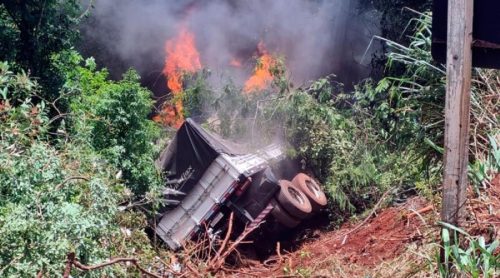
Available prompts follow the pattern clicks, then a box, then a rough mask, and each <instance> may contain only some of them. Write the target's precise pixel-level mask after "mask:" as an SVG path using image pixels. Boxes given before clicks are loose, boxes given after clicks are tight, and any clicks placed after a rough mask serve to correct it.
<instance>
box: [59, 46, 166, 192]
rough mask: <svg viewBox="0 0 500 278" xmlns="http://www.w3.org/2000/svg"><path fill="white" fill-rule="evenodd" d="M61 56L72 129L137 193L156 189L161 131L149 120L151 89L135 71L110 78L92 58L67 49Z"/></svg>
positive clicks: (158, 180)
mask: <svg viewBox="0 0 500 278" xmlns="http://www.w3.org/2000/svg"><path fill="white" fill-rule="evenodd" d="M68 57H69V58H68ZM61 59H64V60H65V61H71V62H70V63H66V64H64V63H60V64H59V67H60V68H64V69H65V70H64V72H66V73H67V76H66V78H67V79H66V80H67V81H66V84H65V86H64V89H65V94H66V95H71V100H70V103H71V110H72V117H71V118H70V121H71V124H70V125H71V127H72V128H71V133H73V134H74V136H77V137H79V138H80V139H81V140H85V141H87V142H88V143H89V144H90V145H91V146H92V147H93V148H94V149H95V150H96V151H97V152H99V153H100V154H101V155H102V156H103V157H105V158H106V159H107V160H108V161H109V162H110V163H111V164H112V165H114V166H115V167H116V168H117V169H119V171H121V173H122V174H123V180H124V182H125V184H126V185H127V187H128V188H130V189H131V190H132V191H133V192H134V193H135V194H139V195H143V194H145V193H146V192H147V191H148V190H149V189H154V188H157V186H159V185H160V177H159V174H158V172H157V171H156V169H155V166H154V158H155V156H156V154H157V152H158V150H157V148H156V147H155V145H154V141H155V140H156V139H157V138H158V137H159V135H160V130H159V127H158V126H157V125H156V124H155V123H154V122H153V121H151V120H149V119H148V115H149V113H150V112H151V109H152V106H153V101H152V99H151V92H150V91H149V90H147V89H145V88H143V87H141V86H140V84H139V76H138V75H137V73H136V72H135V71H133V70H129V71H127V72H126V73H125V74H124V75H123V79H122V80H120V81H112V80H109V79H108V72H107V71H106V70H105V69H103V70H96V64H95V62H94V60H93V59H87V60H86V61H85V62H83V61H82V58H81V57H80V56H79V55H78V54H76V53H65V54H63V55H62V56H61V57H59V59H58V60H59V61H61Z"/></svg>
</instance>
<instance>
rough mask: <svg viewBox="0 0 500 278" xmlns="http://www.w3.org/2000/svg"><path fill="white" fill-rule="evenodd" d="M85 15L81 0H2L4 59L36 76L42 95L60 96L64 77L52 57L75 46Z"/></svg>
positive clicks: (0, 19)
mask: <svg viewBox="0 0 500 278" xmlns="http://www.w3.org/2000/svg"><path fill="white" fill-rule="evenodd" d="M81 17H82V16H81V9H80V4H79V1H77V0H67V1H58V0H45V1H39V0H25V1H13V0H0V41H1V43H0V60H4V61H9V62H10V63H11V64H14V65H15V68H16V69H17V70H19V69H26V70H28V71H29V72H30V75H31V76H33V77H36V78H37V79H38V82H39V83H40V85H41V86H42V89H43V90H41V92H42V94H43V95H41V97H43V98H46V99H48V100H53V99H55V98H57V96H58V94H59V88H60V87H61V85H62V84H63V82H64V80H63V78H62V75H61V73H60V72H58V71H57V69H56V68H55V67H54V66H53V65H52V63H51V57H52V55H53V54H55V53H58V52H60V51H62V50H65V49H69V48H71V47H72V45H73V42H74V41H75V40H76V39H77V38H78V29H77V27H78V26H77V24H78V22H79V21H80V18H81Z"/></svg>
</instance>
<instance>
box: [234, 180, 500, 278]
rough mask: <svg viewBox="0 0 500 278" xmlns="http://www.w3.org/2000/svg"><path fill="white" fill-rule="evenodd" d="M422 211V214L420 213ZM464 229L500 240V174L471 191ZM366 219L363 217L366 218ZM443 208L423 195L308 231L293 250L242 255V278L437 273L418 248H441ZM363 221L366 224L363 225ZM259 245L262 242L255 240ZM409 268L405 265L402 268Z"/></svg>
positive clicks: (429, 250)
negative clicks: (261, 256) (259, 257)
mask: <svg viewBox="0 0 500 278" xmlns="http://www.w3.org/2000/svg"><path fill="white" fill-rule="evenodd" d="M415 212H418V213H415ZM467 212H468V217H467V221H466V223H464V226H465V229H466V230H467V231H469V232H470V233H471V234H472V235H483V236H485V237H486V238H487V241H491V240H493V239H495V238H496V239H500V233H499V231H500V175H497V176H496V177H495V178H494V179H493V181H492V182H491V184H490V185H488V186H487V188H486V189H485V190H484V191H483V192H482V194H481V197H474V194H473V192H472V190H471V192H470V194H469V199H468V206H467ZM363 219H364V218H363ZM437 220H439V208H437V209H436V208H434V207H433V206H432V205H430V203H428V202H427V201H426V200H425V199H423V198H422V197H414V198H411V199H409V200H408V201H407V202H406V203H404V204H403V205H400V206H395V207H389V208H385V209H381V210H380V211H379V212H378V213H376V214H375V215H374V216H372V217H371V219H369V220H367V221H363V220H358V221H355V220H353V221H351V222H349V223H346V224H344V225H343V226H342V227H340V228H339V229H336V230H333V231H326V232H323V231H320V230H319V229H318V230H316V231H310V232H308V235H309V236H310V238H305V239H304V240H302V241H300V242H301V243H298V244H297V246H295V248H294V251H292V252H286V251H283V248H282V247H283V246H286V244H283V245H279V246H278V247H281V248H278V249H279V250H281V251H280V252H279V253H278V254H275V255H273V256H271V257H270V258H269V259H268V260H267V261H265V262H264V263H259V262H256V261H252V260H246V261H245V260H243V261H244V262H245V263H244V264H245V266H244V267H241V268H239V269H236V270H235V272H234V273H232V274H231V273H230V272H228V273H226V275H227V276H237V277H255V276H260V277H367V276H366V275H369V276H370V277H391V278H394V277H434V276H436V275H437V273H433V272H434V270H433V269H432V266H430V267H431V268H429V262H428V261H427V260H426V259H425V258H422V257H423V256H421V255H419V254H418V253H420V252H422V253H425V254H427V255H429V254H430V255H434V254H436V252H437V245H436V244H432V243H435V242H438V238H439V230H440V229H439V226H438V225H437V224H436V223H437ZM360 224H362V225H360ZM255 244H258V243H255ZM403 268H404V269H403Z"/></svg>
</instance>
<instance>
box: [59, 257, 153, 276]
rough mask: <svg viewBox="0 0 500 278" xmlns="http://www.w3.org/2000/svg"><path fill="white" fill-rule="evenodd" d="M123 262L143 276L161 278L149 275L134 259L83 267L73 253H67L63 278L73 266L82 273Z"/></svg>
mask: <svg viewBox="0 0 500 278" xmlns="http://www.w3.org/2000/svg"><path fill="white" fill-rule="evenodd" d="M124 262H128V263H131V264H133V265H134V266H135V267H137V269H138V270H139V271H140V272H141V273H142V274H145V275H147V276H150V277H155V278H161V276H159V275H156V274H154V273H151V272H149V271H147V270H146V269H144V268H142V267H141V266H140V265H139V263H138V262H137V259H136V258H114V259H111V260H109V261H107V262H104V263H101V264H96V265H84V264H82V263H80V262H79V261H78V260H77V259H76V257H75V253H74V252H71V253H68V256H67V261H66V268H65V269H64V273H63V278H68V277H69V276H70V274H71V268H72V267H73V266H75V267H76V268H78V269H80V270H83V271H91V270H96V269H99V268H103V267H106V266H110V265H113V264H117V263H124Z"/></svg>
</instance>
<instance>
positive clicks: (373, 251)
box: [301, 198, 426, 266]
mask: <svg viewBox="0 0 500 278" xmlns="http://www.w3.org/2000/svg"><path fill="white" fill-rule="evenodd" d="M425 206H426V203H425V202H424V201H423V199H420V198H414V199H412V200H410V201H409V202H407V203H406V204H405V205H404V206H401V207H391V208H387V209H384V210H383V211H382V212H381V213H379V214H378V215H377V216H376V217H375V218H372V219H371V220H369V221H368V222H367V223H365V224H364V225H363V226H362V227H361V228H360V229H358V230H355V231H353V229H354V228H356V226H357V225H354V224H356V223H348V224H346V225H344V226H342V227H341V228H340V229H339V230H335V231H331V232H328V233H326V234H323V235H322V236H321V237H320V239H319V240H316V241H314V242H309V243H306V244H304V246H303V247H302V248H301V252H302V254H304V252H306V253H309V254H310V257H311V258H314V260H318V259H321V258H322V257H325V256H331V255H332V254H336V255H338V256H337V257H338V258H340V259H342V260H343V261H345V262H346V263H356V264H358V265H363V266H374V265H376V264H379V263H380V262H382V261H384V260H387V259H391V258H394V257H396V256H397V255H399V254H400V253H401V251H402V250H403V249H404V247H405V245H406V244H408V243H409V242H413V241H417V240H420V239H422V233H421V232H420V229H419V228H420V226H422V225H423V222H422V220H421V219H420V218H419V217H410V218H408V219H406V217H405V216H406V215H407V214H409V213H411V210H410V209H414V210H418V209H421V208H423V207H425ZM351 231H353V232H351Z"/></svg>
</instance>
